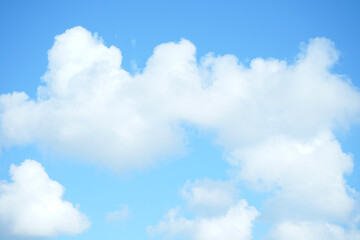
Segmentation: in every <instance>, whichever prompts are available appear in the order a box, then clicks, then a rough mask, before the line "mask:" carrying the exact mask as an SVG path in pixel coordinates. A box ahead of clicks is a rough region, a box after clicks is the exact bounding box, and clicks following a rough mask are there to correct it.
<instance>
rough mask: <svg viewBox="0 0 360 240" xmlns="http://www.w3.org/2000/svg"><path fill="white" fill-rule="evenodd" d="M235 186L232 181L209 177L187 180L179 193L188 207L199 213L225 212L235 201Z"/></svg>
mask: <svg viewBox="0 0 360 240" xmlns="http://www.w3.org/2000/svg"><path fill="white" fill-rule="evenodd" d="M236 193H237V190H236V187H235V186H234V185H233V183H232V182H228V181H220V180H217V181H213V180H210V179H201V180H196V181H195V182H187V183H186V184H185V186H184V187H183V188H182V189H181V195H182V197H183V198H184V199H185V200H186V202H187V205H188V207H189V208H190V209H191V210H192V211H195V212H196V213H198V214H201V215H205V216H206V215H214V214H218V213H222V212H226V211H227V209H228V208H229V207H230V206H231V205H233V204H235V202H236Z"/></svg>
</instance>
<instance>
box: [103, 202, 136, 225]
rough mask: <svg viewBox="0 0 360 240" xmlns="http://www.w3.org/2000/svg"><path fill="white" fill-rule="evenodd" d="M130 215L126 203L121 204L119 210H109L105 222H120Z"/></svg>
mask: <svg viewBox="0 0 360 240" xmlns="http://www.w3.org/2000/svg"><path fill="white" fill-rule="evenodd" d="M129 216H130V209H129V206H128V205H123V206H121V208H120V210H116V211H113V212H109V213H108V214H107V215H106V222H107V223H111V222H122V221H125V220H126V219H128V218H129Z"/></svg>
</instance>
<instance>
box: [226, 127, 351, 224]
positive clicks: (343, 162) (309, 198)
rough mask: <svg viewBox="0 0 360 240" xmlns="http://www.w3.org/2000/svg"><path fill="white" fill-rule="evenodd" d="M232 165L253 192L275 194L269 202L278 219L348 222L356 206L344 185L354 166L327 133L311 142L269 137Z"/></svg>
mask: <svg viewBox="0 0 360 240" xmlns="http://www.w3.org/2000/svg"><path fill="white" fill-rule="evenodd" d="M230 161H231V162H232V163H233V164H234V165H237V166H239V168H240V170H239V177H240V179H241V180H243V181H246V182H247V183H248V184H249V185H250V186H251V187H254V188H256V189H261V190H265V191H266V190H267V191H270V190H274V189H276V194H275V197H273V198H271V199H269V200H268V201H267V206H268V209H269V210H270V209H271V211H272V214H274V213H275V214H276V216H281V217H284V216H289V215H293V217H300V216H301V217H307V218H325V219H333V220H339V221H347V219H349V218H350V217H351V215H352V213H353V210H354V207H355V200H354V199H353V196H352V194H351V189H349V187H348V186H347V184H346V181H345V179H344V174H346V173H350V172H351V170H352V167H353V162H352V159H351V157H350V156H349V155H347V154H345V153H343V152H342V150H341V147H340V144H339V143H338V142H337V141H336V140H335V139H334V136H333V135H332V134H330V133H323V134H320V135H318V136H316V137H315V138H313V139H311V140H309V141H301V140H297V139H291V138H288V137H283V136H281V137H272V138H270V139H269V140H267V141H265V142H263V143H262V144H257V145H255V146H254V147H248V148H244V149H241V150H239V151H236V152H234V154H233V157H232V158H231V160H230Z"/></svg>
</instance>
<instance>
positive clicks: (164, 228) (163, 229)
mask: <svg viewBox="0 0 360 240" xmlns="http://www.w3.org/2000/svg"><path fill="white" fill-rule="evenodd" d="M258 214H259V213H258V212H257V211H256V209H255V208H254V207H250V206H248V204H247V202H246V201H245V200H240V201H239V202H238V203H237V204H235V205H233V206H231V207H230V208H229V209H228V211H227V212H226V214H224V215H219V216H214V217H207V218H206V217H199V218H195V219H193V220H188V219H186V218H184V217H181V216H179V215H178V210H177V209H172V210H170V211H169V213H168V214H167V215H166V216H165V217H164V219H163V220H162V221H160V222H159V223H158V225H157V226H155V227H148V233H149V234H150V235H151V236H153V235H155V234H165V235H166V236H167V237H169V238H172V237H176V236H181V237H183V239H192V240H217V239H224V240H246V239H251V232H252V231H251V230H252V226H253V220H254V219H255V218H256V217H257V216H258Z"/></svg>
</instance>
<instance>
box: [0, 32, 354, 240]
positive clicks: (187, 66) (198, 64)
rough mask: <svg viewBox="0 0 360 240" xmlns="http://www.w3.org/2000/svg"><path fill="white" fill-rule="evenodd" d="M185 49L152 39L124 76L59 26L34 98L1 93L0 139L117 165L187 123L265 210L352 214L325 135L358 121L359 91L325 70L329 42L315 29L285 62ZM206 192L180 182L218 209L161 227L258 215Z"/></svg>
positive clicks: (347, 165) (84, 35)
mask: <svg viewBox="0 0 360 240" xmlns="http://www.w3.org/2000/svg"><path fill="white" fill-rule="evenodd" d="M195 54H196V48H195V46H194V45H193V44H192V43H191V42H189V41H188V40H185V39H183V40H181V41H179V42H177V43H175V42H170V43H165V44H161V45H159V46H157V47H156V48H155V49H154V52H153V54H152V56H151V57H150V58H149V60H148V61H147V63H146V66H145V68H144V69H142V71H139V72H138V73H136V74H130V73H128V72H127V71H125V70H124V69H122V68H121V62H122V56H121V52H120V50H119V49H117V48H116V47H114V46H111V47H107V46H105V45H104V44H103V42H102V41H101V40H100V39H99V38H98V37H97V36H96V35H93V34H91V33H90V32H88V31H87V30H85V29H84V28H82V27H75V28H72V29H69V30H67V31H66V32H65V33H63V34H61V35H59V36H57V37H56V38H55V43H54V45H53V47H52V48H51V49H50V51H49V54H48V58H49V65H48V70H47V72H46V73H45V75H44V76H43V84H42V85H41V86H40V87H39V88H38V98H37V99H36V100H35V99H30V98H29V97H28V96H27V95H26V93H24V92H14V93H9V94H3V95H1V96H0V147H5V146H11V145H14V144H26V143H36V144H39V145H42V146H46V147H49V148H52V149H54V150H55V151H58V152H61V153H66V154H70V155H73V156H77V157H79V158H82V159H84V160H89V161H93V162H96V163H99V164H105V165H107V166H110V167H112V168H114V169H118V170H126V169H129V168H137V167H141V166H144V165H148V164H151V163H153V162H154V161H155V160H156V159H160V158H161V157H162V156H166V155H168V154H174V153H178V152H181V151H182V150H183V148H184V143H185V142H186V131H185V129H184V128H183V126H184V125H186V124H190V125H192V126H195V127H197V128H200V129H201V130H204V131H207V130H209V131H213V132H215V133H216V139H215V140H216V141H217V143H219V144H221V145H222V146H223V147H224V149H225V150H226V151H227V153H228V156H229V157H228V161H229V163H230V164H231V165H232V166H234V167H235V168H237V169H238V174H237V176H238V180H239V179H240V180H241V181H244V182H245V183H247V185H246V186H247V187H249V188H251V189H256V190H262V191H269V192H270V193H272V195H273V196H272V197H271V198H269V199H267V200H266V201H265V203H264V206H263V210H264V214H263V216H264V217H265V216H267V217H269V218H270V219H276V221H277V223H278V224H280V223H281V222H284V221H285V222H289V221H292V220H294V219H296V220H297V222H294V221H292V223H293V224H296V223H299V224H300V222H299V221H303V222H312V221H320V222H324V224H325V225H326V224H328V225H326V226H333V225H331V224H338V223H340V224H346V223H349V222H351V221H352V220H351V219H355V218H356V216H354V212H355V208H356V205H357V200H356V198H355V197H354V194H356V192H355V191H354V190H353V189H351V188H350V187H349V186H348V185H347V183H346V180H345V177H344V176H345V175H346V174H350V173H351V171H352V167H353V166H352V165H353V160H352V159H351V157H350V155H348V154H346V153H344V152H343V151H342V149H341V146H340V143H339V142H338V141H337V140H336V137H335V135H334V134H333V132H334V130H337V129H339V128H346V127H348V126H349V125H351V124H353V123H354V122H356V121H359V119H360V117H359V116H360V115H359V114H360V94H359V91H358V90H357V89H356V87H354V86H353V85H352V83H351V81H350V80H349V79H347V78H346V77H345V76H342V75H337V74H335V73H333V72H332V70H331V68H332V66H333V65H334V64H336V62H337V60H338V55H339V54H338V52H337V50H336V49H335V46H334V43H332V42H331V41H330V40H328V39H326V38H314V39H312V40H310V41H309V42H308V43H307V44H304V45H303V48H302V50H301V51H300V53H299V54H298V56H297V57H296V59H295V60H294V61H293V62H290V63H289V62H286V61H283V60H278V59H272V58H270V59H262V58H256V59H253V60H252V61H250V63H249V64H248V65H244V64H242V63H240V62H239V61H238V59H237V58H236V57H235V56H233V55H225V56H216V55H214V54H211V53H210V54H207V55H205V56H203V57H201V58H200V60H197V58H196V55H195ZM202 184H203V183H202ZM205 185H206V184H205ZM215 185H216V184H215ZM226 188H227V186H224V189H226ZM207 190H209V189H208V188H202V187H197V186H196V183H194V185H193V186H190V187H189V188H187V187H185V188H184V191H183V196H184V197H185V199H187V201H188V208H189V209H200V208H199V206H200V205H201V206H202V207H204V206H207V205H209V206H212V205H213V209H214V210H213V211H214V213H215V212H221V211H224V209H227V210H228V212H226V213H223V215H221V216H220V217H219V216H218V217H216V218H211V220H209V219H208V216H205V215H201V211H203V210H197V214H200V215H201V217H202V218H200V217H199V218H195V219H193V220H187V219H184V218H182V217H179V216H177V215H174V214H170V215H169V216H170V217H169V218H168V220H167V221H165V222H164V223H163V224H162V225H161V224H160V225H159V226H163V227H159V229H161V228H165V229H187V230H186V231H185V230H184V231H185V232H192V233H191V236H193V238H194V239H202V238H204V235H202V234H205V233H203V232H202V230H199V229H202V227H201V226H205V225H206V224H210V225H211V224H213V223H215V222H217V221H220V222H221V224H219V225H221V226H222V225H223V223H224V222H226V221H227V219H233V218H237V217H239V219H247V220H246V221H243V220H239V221H240V222H247V223H250V222H251V220H249V219H253V217H254V216H255V215H256V214H254V211H252V209H251V208H249V207H248V206H247V205H246V204H245V203H244V201H240V202H239V203H238V204H237V203H234V202H232V203H231V207H230V208H226V207H225V206H226V205H227V204H230V201H229V199H230V198H231V196H230V195H226V194H223V192H221V190H219V192H216V191H215V192H214V191H212V190H211V191H210V192H211V193H212V194H213V195H209V196H208V198H207V202H204V201H203V200H204V196H205V195H206V194H208V193H207V192H206V191H207ZM219 195H221V197H219V198H218V196H219ZM215 198H218V200H216V201H215V200H214V199H215ZM205 208H206V207H205ZM244 214H245V215H244ZM243 216H246V217H244V218H243ZM204 224H205V225H204ZM230 225H231V224H230ZM230 225H229V226H230ZM245 225H246V224H245ZM185 226H186V227H185ZM248 226H249V224H248ZM303 228H305V227H304V224H300V225H299V229H303ZM214 229H216V228H214ZM171 231H172V230H171ZM171 231H170V232H171ZM174 231H175V230H174ZM176 231H177V230H176ZM179 231H180V230H179ZM181 231H183V230H181ZM344 231H345V230H344ZM219 232H221V231H220V230H219ZM219 234H220V233H219ZM214 235H216V234H215V233H214ZM233 235H236V234H233ZM245 235H246V236H248V235H247V234H245ZM245 235H244V236H245ZM241 236H243V235H241ZM239 238H240V237H239ZM242 238H244V239H247V238H246V237H242Z"/></svg>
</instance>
